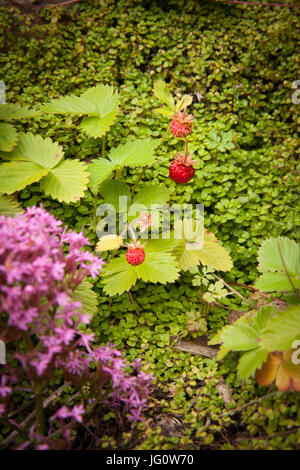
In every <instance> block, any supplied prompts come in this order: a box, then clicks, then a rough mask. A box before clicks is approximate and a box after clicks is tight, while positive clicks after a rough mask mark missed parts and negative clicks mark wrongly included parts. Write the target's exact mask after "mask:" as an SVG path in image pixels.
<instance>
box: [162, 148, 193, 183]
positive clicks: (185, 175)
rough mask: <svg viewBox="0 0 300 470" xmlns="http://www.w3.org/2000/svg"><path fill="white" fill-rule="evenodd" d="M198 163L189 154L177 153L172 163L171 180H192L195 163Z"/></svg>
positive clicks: (179, 181) (177, 181)
mask: <svg viewBox="0 0 300 470" xmlns="http://www.w3.org/2000/svg"><path fill="white" fill-rule="evenodd" d="M195 163H196V161H195V160H192V159H191V157H190V156H189V155H187V156H186V155H184V154H177V155H176V157H175V158H174V160H173V161H172V163H171V165H170V172H169V176H170V178H171V180H173V181H175V182H176V183H187V182H188V181H190V180H191V179H192V178H193V176H194V174H195V169H194V167H193V165H194V164H195Z"/></svg>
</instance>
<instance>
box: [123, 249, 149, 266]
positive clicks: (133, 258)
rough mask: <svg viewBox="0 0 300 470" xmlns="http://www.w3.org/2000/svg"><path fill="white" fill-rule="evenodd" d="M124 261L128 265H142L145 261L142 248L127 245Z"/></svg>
mask: <svg viewBox="0 0 300 470" xmlns="http://www.w3.org/2000/svg"><path fill="white" fill-rule="evenodd" d="M126 259H127V262H128V263H129V264H132V265H133V266H137V265H138V264H142V263H143V262H144V260H145V251H144V248H143V247H142V246H134V245H128V250H127V253H126Z"/></svg>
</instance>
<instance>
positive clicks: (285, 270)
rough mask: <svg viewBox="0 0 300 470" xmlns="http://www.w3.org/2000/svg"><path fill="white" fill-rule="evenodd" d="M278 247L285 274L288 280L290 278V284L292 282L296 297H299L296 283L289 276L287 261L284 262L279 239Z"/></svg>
mask: <svg viewBox="0 0 300 470" xmlns="http://www.w3.org/2000/svg"><path fill="white" fill-rule="evenodd" d="M277 247H278V251H279V256H280V259H281V262H282V266H283V269H284V272H285V274H286V275H287V278H288V280H289V282H290V284H291V286H292V289H293V291H294V293H295V294H296V295H298V292H297V289H296V287H295V286H294V283H293V281H292V278H291V276H290V274H289V272H288V270H287V267H286V264H285V261H284V259H283V256H282V251H281V246H280V242H279V240H278V239H277Z"/></svg>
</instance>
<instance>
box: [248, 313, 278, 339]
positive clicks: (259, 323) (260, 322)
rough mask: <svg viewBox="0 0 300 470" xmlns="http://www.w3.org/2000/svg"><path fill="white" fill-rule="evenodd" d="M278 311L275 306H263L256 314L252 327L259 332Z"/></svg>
mask: <svg viewBox="0 0 300 470" xmlns="http://www.w3.org/2000/svg"><path fill="white" fill-rule="evenodd" d="M276 312H277V310H276V309H275V308H274V307H262V308H261V309H260V310H259V311H258V312H257V313H256V314H255V316H254V319H253V322H252V325H251V326H252V328H253V329H254V330H255V331H256V332H257V333H258V334H259V333H260V332H261V331H262V329H263V328H264V327H265V326H266V325H267V323H268V321H269V320H270V318H271V317H272V316H273V315H274V314H275V313H276Z"/></svg>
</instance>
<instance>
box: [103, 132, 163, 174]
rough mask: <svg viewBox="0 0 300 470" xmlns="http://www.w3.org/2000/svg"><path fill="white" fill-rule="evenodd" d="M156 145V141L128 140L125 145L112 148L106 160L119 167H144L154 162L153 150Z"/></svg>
mask: <svg viewBox="0 0 300 470" xmlns="http://www.w3.org/2000/svg"><path fill="white" fill-rule="evenodd" d="M157 145H158V140H157V139H150V138H148V139H138V140H129V141H127V142H126V144H122V145H119V146H118V147H116V148H112V149H111V151H110V152H109V155H108V158H109V159H110V160H111V161H112V162H113V163H114V164H115V165H120V166H132V167H135V166H144V165H152V163H153V162H154V149H155V148H156V147H157Z"/></svg>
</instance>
